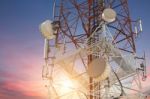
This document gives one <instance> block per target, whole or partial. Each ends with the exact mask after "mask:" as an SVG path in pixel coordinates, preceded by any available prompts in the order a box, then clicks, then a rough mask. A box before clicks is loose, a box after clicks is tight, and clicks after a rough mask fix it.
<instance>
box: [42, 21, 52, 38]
mask: <svg viewBox="0 0 150 99" xmlns="http://www.w3.org/2000/svg"><path fill="white" fill-rule="evenodd" d="M40 31H41V33H42V35H43V36H44V38H46V39H53V38H55V35H54V30H53V25H52V21H50V20H46V21H44V22H43V23H42V24H41V25H40Z"/></svg>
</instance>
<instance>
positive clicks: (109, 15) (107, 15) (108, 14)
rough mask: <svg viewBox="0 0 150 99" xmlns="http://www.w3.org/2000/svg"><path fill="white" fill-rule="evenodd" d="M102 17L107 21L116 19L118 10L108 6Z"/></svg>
mask: <svg viewBox="0 0 150 99" xmlns="http://www.w3.org/2000/svg"><path fill="white" fill-rule="evenodd" d="M102 18H103V20H104V21H106V22H109V23H110V22H113V21H115V19H116V12H115V11H114V10H113V9H111V8H106V9H104V11H103V13H102Z"/></svg>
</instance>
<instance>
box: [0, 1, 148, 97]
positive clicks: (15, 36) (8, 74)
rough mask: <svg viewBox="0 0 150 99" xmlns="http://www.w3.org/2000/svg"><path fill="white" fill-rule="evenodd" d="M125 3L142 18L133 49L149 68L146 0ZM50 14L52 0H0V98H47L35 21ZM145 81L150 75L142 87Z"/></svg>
mask: <svg viewBox="0 0 150 99" xmlns="http://www.w3.org/2000/svg"><path fill="white" fill-rule="evenodd" d="M129 6H130V7H129V8H130V12H131V15H132V17H133V18H139V17H140V18H141V19H142V21H143V22H142V23H143V32H142V34H140V36H139V38H138V40H137V52H138V53H140V54H142V52H143V51H145V52H146V56H147V68H148V71H150V44H149V43H150V32H149V31H150V12H149V10H150V0H129ZM51 17H52V0H0V99H47V96H46V95H47V90H46V88H45V87H44V85H43V84H42V76H41V72H42V65H43V63H44V61H43V43H44V40H43V38H42V36H41V34H40V32H39V25H40V24H41V23H42V22H43V21H44V20H46V19H51ZM149 82H150V76H148V79H147V81H146V82H145V83H144V88H145V90H150V84H149ZM149 92H150V91H149Z"/></svg>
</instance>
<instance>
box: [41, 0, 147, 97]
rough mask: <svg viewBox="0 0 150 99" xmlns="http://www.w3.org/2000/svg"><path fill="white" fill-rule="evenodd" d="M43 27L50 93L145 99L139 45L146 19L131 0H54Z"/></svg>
mask: <svg viewBox="0 0 150 99" xmlns="http://www.w3.org/2000/svg"><path fill="white" fill-rule="evenodd" d="M40 31H41V33H42V35H43V36H44V38H45V45H44V59H45V65H44V66H43V72H42V76H43V78H44V80H46V81H47V88H48V91H49V98H50V99H135V98H137V99H145V95H144V94H143V93H142V92H141V89H142V86H141V79H142V80H143V81H144V80H145V79H146V63H145V55H144V56H143V57H138V56H137V53H136V46H135V40H136V38H137V36H138V34H139V33H141V32H142V25H141V20H140V19H138V20H132V19H131V18H130V12H129V8H128V0H54V1H53V20H46V21H45V22H43V23H42V24H41V26H40Z"/></svg>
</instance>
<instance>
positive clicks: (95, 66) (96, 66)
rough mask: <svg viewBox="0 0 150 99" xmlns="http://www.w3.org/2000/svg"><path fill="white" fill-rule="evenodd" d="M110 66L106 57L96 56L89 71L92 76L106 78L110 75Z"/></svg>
mask: <svg viewBox="0 0 150 99" xmlns="http://www.w3.org/2000/svg"><path fill="white" fill-rule="evenodd" d="M108 67H109V66H108V63H107V62H106V60H105V59H104V58H102V57H101V58H96V59H94V60H93V61H92V62H91V63H90V64H89V67H88V70H87V72H88V74H89V76H90V77H93V78H96V79H97V78H100V80H104V79H106V78H107V77H108ZM106 71H107V73H106Z"/></svg>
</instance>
